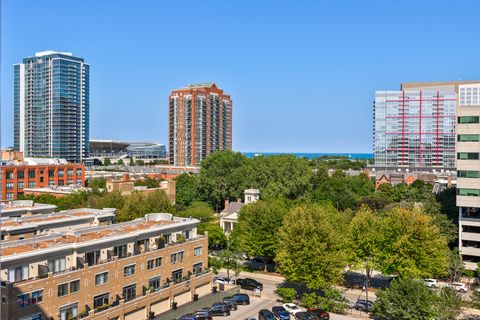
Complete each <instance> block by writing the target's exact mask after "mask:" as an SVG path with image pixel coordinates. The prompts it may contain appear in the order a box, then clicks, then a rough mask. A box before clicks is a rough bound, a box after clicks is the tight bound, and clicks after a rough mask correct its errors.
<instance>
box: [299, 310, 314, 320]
mask: <svg viewBox="0 0 480 320" xmlns="http://www.w3.org/2000/svg"><path fill="white" fill-rule="evenodd" d="M295 319H297V320H318V317H317V316H316V315H315V314H313V313H311V312H308V311H300V312H297V313H296V314H295Z"/></svg>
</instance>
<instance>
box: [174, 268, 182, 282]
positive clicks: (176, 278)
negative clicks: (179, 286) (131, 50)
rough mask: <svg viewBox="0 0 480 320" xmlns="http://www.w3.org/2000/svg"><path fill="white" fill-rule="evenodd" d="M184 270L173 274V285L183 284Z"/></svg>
mask: <svg viewBox="0 0 480 320" xmlns="http://www.w3.org/2000/svg"><path fill="white" fill-rule="evenodd" d="M182 275H183V269H179V270H175V271H173V272H172V281H173V283H180V282H182Z"/></svg>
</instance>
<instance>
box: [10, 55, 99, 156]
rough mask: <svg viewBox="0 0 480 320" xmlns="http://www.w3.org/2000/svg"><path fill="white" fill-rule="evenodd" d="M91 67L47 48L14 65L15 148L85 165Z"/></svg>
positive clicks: (87, 151) (87, 152) (25, 152)
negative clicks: (83, 162)
mask: <svg viewBox="0 0 480 320" xmlns="http://www.w3.org/2000/svg"><path fill="white" fill-rule="evenodd" d="M89 70H90V68H89V65H88V64H86V63H85V62H84V60H83V59H82V58H79V57H75V56H73V55H72V54H71V53H69V52H56V51H44V52H38V53H36V54H35V56H33V57H28V58H25V59H23V62H22V63H19V64H16V65H15V66H14V78H15V79H14V147H15V149H16V150H19V151H22V152H24V154H25V156H26V157H48V158H62V159H66V160H68V161H70V162H74V163H81V162H82V161H83V160H84V159H85V158H87V157H88V154H89V144H88V141H89V118H90V113H89V78H90V71H89Z"/></svg>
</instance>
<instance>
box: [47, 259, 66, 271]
mask: <svg viewBox="0 0 480 320" xmlns="http://www.w3.org/2000/svg"><path fill="white" fill-rule="evenodd" d="M48 271H49V272H53V273H57V272H62V271H65V258H59V259H52V260H48Z"/></svg>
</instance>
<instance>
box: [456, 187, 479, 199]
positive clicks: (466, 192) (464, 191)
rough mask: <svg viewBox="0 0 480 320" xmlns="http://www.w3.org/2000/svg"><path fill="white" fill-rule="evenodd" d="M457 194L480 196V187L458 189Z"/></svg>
mask: <svg viewBox="0 0 480 320" xmlns="http://www.w3.org/2000/svg"><path fill="white" fill-rule="evenodd" d="M457 194H458V195H459V196H472V197H478V196H480V190H479V189H457Z"/></svg>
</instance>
